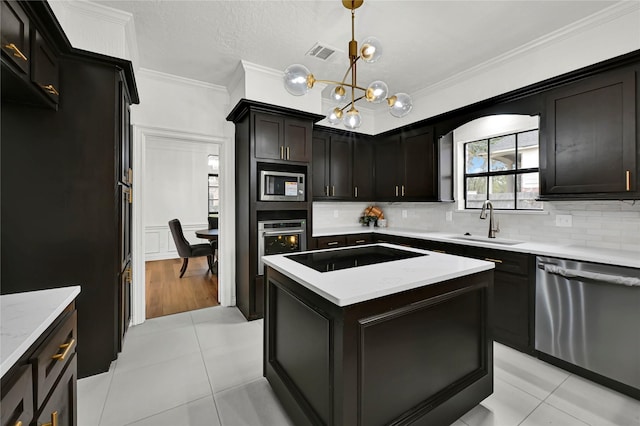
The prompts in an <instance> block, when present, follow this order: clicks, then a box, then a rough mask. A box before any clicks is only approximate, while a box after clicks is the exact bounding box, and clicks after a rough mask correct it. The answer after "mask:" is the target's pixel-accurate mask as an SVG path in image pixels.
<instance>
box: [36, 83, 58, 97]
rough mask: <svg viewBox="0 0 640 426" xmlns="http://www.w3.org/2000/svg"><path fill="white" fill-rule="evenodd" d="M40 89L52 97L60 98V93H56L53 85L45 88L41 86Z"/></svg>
mask: <svg viewBox="0 0 640 426" xmlns="http://www.w3.org/2000/svg"><path fill="white" fill-rule="evenodd" d="M40 87H42V88H43V89H44V90H45V91H47V92H48V93H50V94H52V95H56V96H60V92H58V91H57V90H56V88H55V87H53V84H47V85H46V86H44V85H42V84H41V85H40Z"/></svg>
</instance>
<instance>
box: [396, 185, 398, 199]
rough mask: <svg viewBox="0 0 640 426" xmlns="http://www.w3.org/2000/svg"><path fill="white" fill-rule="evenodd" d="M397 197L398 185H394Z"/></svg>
mask: <svg viewBox="0 0 640 426" xmlns="http://www.w3.org/2000/svg"><path fill="white" fill-rule="evenodd" d="M397 196H398V185H396V197H397Z"/></svg>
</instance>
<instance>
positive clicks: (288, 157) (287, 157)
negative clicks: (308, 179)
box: [287, 147, 290, 160]
mask: <svg viewBox="0 0 640 426" xmlns="http://www.w3.org/2000/svg"><path fill="white" fill-rule="evenodd" d="M289 152H290V151H289V147H287V160H288V159H289Z"/></svg>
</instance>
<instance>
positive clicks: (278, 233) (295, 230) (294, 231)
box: [262, 228, 304, 236]
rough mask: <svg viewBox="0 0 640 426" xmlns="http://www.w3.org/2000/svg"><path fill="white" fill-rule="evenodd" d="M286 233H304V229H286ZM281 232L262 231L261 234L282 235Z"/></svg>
mask: <svg viewBox="0 0 640 426" xmlns="http://www.w3.org/2000/svg"><path fill="white" fill-rule="evenodd" d="M286 233H287V234H303V233H304V229H302V228H298V229H295V228H294V229H288V230H287V232H286ZM282 234H283V232H282V231H262V235H265V236H266V235H282Z"/></svg>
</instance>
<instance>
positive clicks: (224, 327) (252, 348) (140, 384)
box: [78, 306, 640, 426]
mask: <svg viewBox="0 0 640 426" xmlns="http://www.w3.org/2000/svg"><path fill="white" fill-rule="evenodd" d="M262 325H263V322H262V321H252V322H247V321H245V320H244V318H243V316H242V315H241V314H240V312H239V311H238V310H237V309H236V308H223V307H219V306H218V307H214V308H208V309H202V310H198V311H192V312H186V313H182V314H176V315H170V316H166V317H161V318H156V319H152V320H148V321H146V322H145V323H144V324H142V325H139V326H136V327H132V328H131V329H130V331H129V333H128V334H127V339H126V342H125V348H124V351H123V352H122V353H121V354H120V357H119V358H118V360H117V361H116V362H114V363H113V365H112V368H111V369H110V371H109V372H107V373H104V374H99V375H96V376H92V377H88V378H85V379H81V380H79V381H78V425H79V426H112V425H113V426H124V425H136V426H143V425H145V426H147V425H154V426H162V425H166V426H190V425H193V426H201V425H202V426H205V425H207V426H209V425H224V426H227V425H229V426H231V425H247V426H261V425H264V426H286V425H292V423H291V421H290V420H289V419H288V418H287V415H286V414H285V413H284V411H283V410H282V408H281V406H280V404H279V403H278V401H277V399H276V398H275V396H274V394H273V392H272V390H271V387H270V386H269V383H268V382H267V381H266V380H265V379H264V378H263V377H262ZM465 425H467V426H480V425H482V426H485V425H486V426H490V425H493V426H510V425H514V426H515V425H522V426H535V425H572V426H573V425H581V426H584V425H591V426H605V425H619V426H640V401H637V400H634V399H632V398H629V397H626V396H624V395H621V394H618V393H616V392H613V391H610V390H608V389H607V388H604V387H602V386H600V385H597V384H594V383H592V382H590V381H588V380H585V379H582V378H580V377H578V376H574V375H572V374H569V373H567V372H566V371H564V370H561V369H559V368H556V367H553V366H551V365H549V364H546V363H544V362H541V361H539V360H537V359H535V358H532V357H529V356H527V355H524V354H522V353H520V352H517V351H514V350H512V349H510V348H508V347H505V346H502V345H500V344H495V386H494V393H493V395H491V396H490V397H489V398H487V399H486V400H484V401H483V402H482V404H480V405H478V406H477V407H475V408H473V409H472V410H471V411H469V412H468V413H466V414H465V415H464V416H462V417H461V418H460V419H459V420H458V421H456V422H455V423H454V425H453V426H465Z"/></svg>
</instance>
